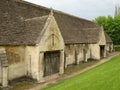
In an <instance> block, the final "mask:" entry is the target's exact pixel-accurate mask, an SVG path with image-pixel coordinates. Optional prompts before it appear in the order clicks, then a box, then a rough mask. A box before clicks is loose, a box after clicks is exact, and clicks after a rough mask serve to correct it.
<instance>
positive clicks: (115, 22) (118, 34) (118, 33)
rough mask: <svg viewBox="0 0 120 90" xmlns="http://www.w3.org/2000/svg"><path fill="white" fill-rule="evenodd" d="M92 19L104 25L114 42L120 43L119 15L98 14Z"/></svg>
mask: <svg viewBox="0 0 120 90" xmlns="http://www.w3.org/2000/svg"><path fill="white" fill-rule="evenodd" d="M93 21H94V22H97V23H98V24H99V25H100V26H103V27H104V30H105V31H106V32H107V33H108V35H109V36H110V37H111V38H112V40H113V42H114V44H120V16H115V17H114V18H113V17H112V16H108V17H105V16H99V17H97V18H95V20H93Z"/></svg>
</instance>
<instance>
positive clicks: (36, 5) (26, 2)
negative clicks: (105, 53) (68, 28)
mask: <svg viewBox="0 0 120 90" xmlns="http://www.w3.org/2000/svg"><path fill="white" fill-rule="evenodd" d="M16 2H20V3H25V4H29V5H32V6H35V7H38V8H43V9H47V10H50V11H51V8H48V7H44V6H42V5H38V4H34V3H31V2H28V1H24V0H18V1H16ZM54 11H55V12H57V13H61V14H64V15H67V16H70V17H73V18H77V19H82V20H85V21H87V22H91V23H94V24H96V25H98V24H97V23H95V22H92V21H90V20H87V19H85V18H81V17H79V16H75V15H72V14H69V13H66V12H63V11H60V10H56V9H53V13H54Z"/></svg>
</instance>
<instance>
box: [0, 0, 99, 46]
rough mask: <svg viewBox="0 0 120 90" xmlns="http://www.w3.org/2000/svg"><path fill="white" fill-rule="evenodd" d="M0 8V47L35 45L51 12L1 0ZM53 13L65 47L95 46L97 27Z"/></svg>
mask: <svg viewBox="0 0 120 90" xmlns="http://www.w3.org/2000/svg"><path fill="white" fill-rule="evenodd" d="M0 4H1V5H0V45H30V44H31V45H33V44H35V43H37V41H36V39H37V37H40V36H39V35H40V32H41V30H42V27H43V25H44V24H45V21H46V19H47V16H46V15H49V13H50V11H51V9H49V8H46V7H42V6H38V5H35V4H32V3H29V2H26V1H23V0H0ZM53 12H54V17H55V19H56V22H57V24H58V27H59V29H60V31H61V34H62V36H63V39H64V41H65V43H66V44H67V43H97V42H98V40H99V39H98V37H99V36H98V33H99V26H98V25H97V24H96V23H93V22H91V21H89V20H85V19H82V18H79V17H76V16H72V15H69V14H66V13H63V12H60V11H57V10H53ZM42 16H45V17H42ZM40 17H42V18H40ZM37 19H38V20H37ZM38 24H39V25H40V26H41V27H39V25H38ZM33 30H34V31H33ZM35 34H37V35H35ZM29 36H31V37H29Z"/></svg>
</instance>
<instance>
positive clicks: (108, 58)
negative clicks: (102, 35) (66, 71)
mask: <svg viewBox="0 0 120 90" xmlns="http://www.w3.org/2000/svg"><path fill="white" fill-rule="evenodd" d="M117 55H120V52H114V53H111V54H110V55H109V57H107V58H104V59H101V60H100V61H99V62H98V63H96V64H94V65H92V66H89V67H86V68H84V69H82V70H80V71H78V72H74V73H72V74H70V75H64V77H59V78H57V79H53V80H52V81H51V80H50V81H48V82H45V83H42V84H38V85H37V86H35V87H33V88H31V89H27V90H40V89H42V88H45V87H47V86H49V85H52V84H55V83H58V82H59V81H62V80H65V79H68V78H71V77H73V76H75V75H78V74H80V73H83V72H85V71H87V70H90V69H92V68H94V67H96V66H98V65H100V64H102V63H104V62H107V61H109V60H111V58H113V57H114V56H117Z"/></svg>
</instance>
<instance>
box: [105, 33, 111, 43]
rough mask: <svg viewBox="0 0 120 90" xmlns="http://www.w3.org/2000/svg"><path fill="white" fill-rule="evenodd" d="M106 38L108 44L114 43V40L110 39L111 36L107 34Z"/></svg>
mask: <svg viewBox="0 0 120 90" xmlns="http://www.w3.org/2000/svg"><path fill="white" fill-rule="evenodd" d="M105 38H106V42H107V43H112V42H113V41H112V39H111V38H110V37H109V35H108V34H107V33H106V32H105Z"/></svg>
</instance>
